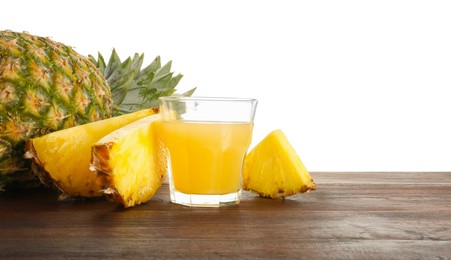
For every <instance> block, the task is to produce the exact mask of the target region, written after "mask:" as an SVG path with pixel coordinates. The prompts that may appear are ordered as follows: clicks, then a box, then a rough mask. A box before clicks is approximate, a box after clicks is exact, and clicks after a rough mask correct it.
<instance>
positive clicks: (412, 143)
mask: <svg viewBox="0 0 451 260" xmlns="http://www.w3.org/2000/svg"><path fill="white" fill-rule="evenodd" d="M0 8H1V16H0V25H1V28H0V29H10V30H15V31H28V32H30V33H32V34H37V35H41V36H51V38H53V39H54V40H57V41H60V42H63V43H66V44H68V45H71V46H73V47H75V49H76V50H77V51H78V52H79V53H81V54H83V55H88V54H96V53H97V51H100V52H101V53H102V54H104V56H107V57H109V54H110V52H111V50H112V48H116V49H117V51H118V52H119V54H120V56H121V57H122V58H126V57H127V56H130V55H133V54H134V53H135V52H139V53H145V56H146V59H145V64H148V63H150V62H151V61H152V60H153V58H155V56H157V55H160V56H161V58H162V60H163V62H167V61H169V60H172V61H173V70H174V71H175V72H176V73H182V74H183V75H184V78H183V79H182V81H181V82H180V84H179V87H178V89H179V90H180V92H182V91H185V90H188V89H189V88H191V87H194V86H196V87H198V90H197V92H196V94H197V95H202V96H238V97H254V98H257V99H258V100H259V106H258V111H257V116H256V122H255V132H254V141H253V144H252V146H254V145H255V144H256V143H257V142H258V141H260V140H261V139H262V138H263V137H264V136H265V135H266V134H268V133H269V132H270V131H272V130H273V129H278V128H280V129H282V130H283V131H284V132H285V134H286V135H287V136H288V138H289V140H290V142H291V143H292V145H293V146H294V147H295V149H296V150H297V152H298V154H299V155H300V157H301V159H302V160H303V162H304V164H305V165H306V167H307V168H308V169H309V170H310V171H450V170H451V123H450V112H451V94H449V92H450V91H449V90H450V89H451V2H450V1H433V0H431V1H397V0H389V1H384V0H377V1H363V0H360V1H246V0H240V1H230V0H229V1H188V0H185V1H134V0H128V1H101V0H98V1H94V0H89V1H87V0H83V1H57V0H54V1H50V0H46V1H31V0H30V1H20V0H14V1H4V2H2V5H1V7H0Z"/></svg>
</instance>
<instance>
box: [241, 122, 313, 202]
mask: <svg viewBox="0 0 451 260" xmlns="http://www.w3.org/2000/svg"><path fill="white" fill-rule="evenodd" d="M242 187H243V189H244V190H248V191H251V192H255V193H258V194H259V195H260V196H261V197H269V198H284V197H287V196H290V195H294V194H296V193H302V192H307V191H310V190H315V189H316V184H315V182H314V180H313V179H312V177H311V176H310V174H309V173H308V171H307V169H306V168H305V166H304V164H303V163H302V161H301V159H300V158H299V156H298V155H297V153H296V151H295V150H294V148H293V146H291V144H290V143H289V141H288V139H287V137H286V136H285V134H284V133H283V132H282V131H281V130H275V131H273V132H271V133H270V134H269V135H268V136H266V137H265V138H264V139H263V140H262V141H261V142H260V143H259V144H257V146H255V148H254V149H252V151H250V152H249V154H248V155H247V156H246V159H245V162H244V169H243V185H242Z"/></svg>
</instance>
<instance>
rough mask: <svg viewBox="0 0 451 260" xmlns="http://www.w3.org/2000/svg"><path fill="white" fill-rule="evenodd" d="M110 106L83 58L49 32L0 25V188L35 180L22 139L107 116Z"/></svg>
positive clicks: (96, 74) (91, 67) (106, 88)
mask: <svg viewBox="0 0 451 260" xmlns="http://www.w3.org/2000/svg"><path fill="white" fill-rule="evenodd" d="M111 109H112V97H111V91H110V88H109V86H108V84H107V82H106V80H105V79H104V77H103V76H102V75H101V74H100V73H99V71H98V69H97V68H96V66H95V65H94V64H92V62H91V61H90V60H89V59H88V58H85V57H83V56H81V55H79V54H78V53H76V52H75V51H74V50H73V49H72V48H71V47H69V46H66V45H64V44H61V43H58V42H55V41H53V40H51V39H49V38H44V37H39V36H34V35H30V34H28V33H17V32H12V31H0V188H1V187H2V186H3V185H5V184H7V185H9V184H11V186H17V185H18V184H19V183H23V182H25V183H27V185H29V184H30V183H29V182H28V181H30V180H31V181H33V182H32V183H38V181H37V178H35V176H34V175H33V174H32V173H31V170H30V169H31V168H30V163H31V162H30V161H28V160H24V159H23V153H24V152H23V150H24V146H25V141H26V140H28V139H30V138H33V137H37V136H42V135H44V134H47V133H50V132H53V131H56V130H60V129H65V128H69V127H72V126H76V125H81V124H85V123H89V122H93V121H98V120H101V119H105V118H109V117H110V116H111ZM13 184H14V185H13ZM19 186H20V185H19Z"/></svg>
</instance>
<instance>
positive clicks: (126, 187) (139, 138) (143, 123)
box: [91, 115, 167, 208]
mask: <svg viewBox="0 0 451 260" xmlns="http://www.w3.org/2000/svg"><path fill="white" fill-rule="evenodd" d="M158 120H159V115H152V116H149V117H146V118H143V119H140V120H138V121H136V122H133V123H131V124H129V125H127V126H125V127H123V128H121V129H118V130H116V131H114V132H112V133H110V134H109V135H107V136H105V137H103V138H102V139H101V140H99V141H98V142H97V143H96V144H95V145H93V147H92V159H91V169H94V170H95V171H96V174H97V176H98V177H97V178H98V182H99V183H100V185H101V186H102V188H103V192H104V193H105V194H106V195H107V197H108V198H109V199H110V200H112V201H114V202H116V203H118V204H122V205H123V206H124V207H125V208H128V207H133V206H136V205H139V204H141V203H144V202H146V201H148V200H150V199H151V198H152V197H153V195H154V194H155V193H156V191H157V190H158V188H159V187H160V186H161V185H162V183H163V180H164V177H165V175H166V167H167V162H166V156H165V154H164V146H163V145H162V143H161V141H160V138H159V136H158V130H156V129H155V128H156V127H157V126H156V124H154V123H155V122H157V121H158Z"/></svg>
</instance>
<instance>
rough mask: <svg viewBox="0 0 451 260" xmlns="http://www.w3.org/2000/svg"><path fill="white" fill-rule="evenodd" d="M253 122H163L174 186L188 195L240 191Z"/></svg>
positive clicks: (221, 193) (164, 139) (164, 138)
mask: <svg viewBox="0 0 451 260" xmlns="http://www.w3.org/2000/svg"><path fill="white" fill-rule="evenodd" d="M252 128H253V123H238V122H237V123H235V122H202V121H184V120H176V121H163V122H161V130H162V136H163V141H164V143H165V145H166V147H167V149H168V151H169V158H170V161H171V165H170V167H171V173H170V174H172V176H171V178H172V180H171V181H172V182H173V186H174V188H175V189H176V190H177V191H179V192H182V193H185V194H198V195H224V194H230V193H236V192H239V191H240V189H241V171H242V166H243V165H242V164H243V158H244V156H245V154H246V151H247V149H248V147H249V145H250V143H251V138H252Z"/></svg>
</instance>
